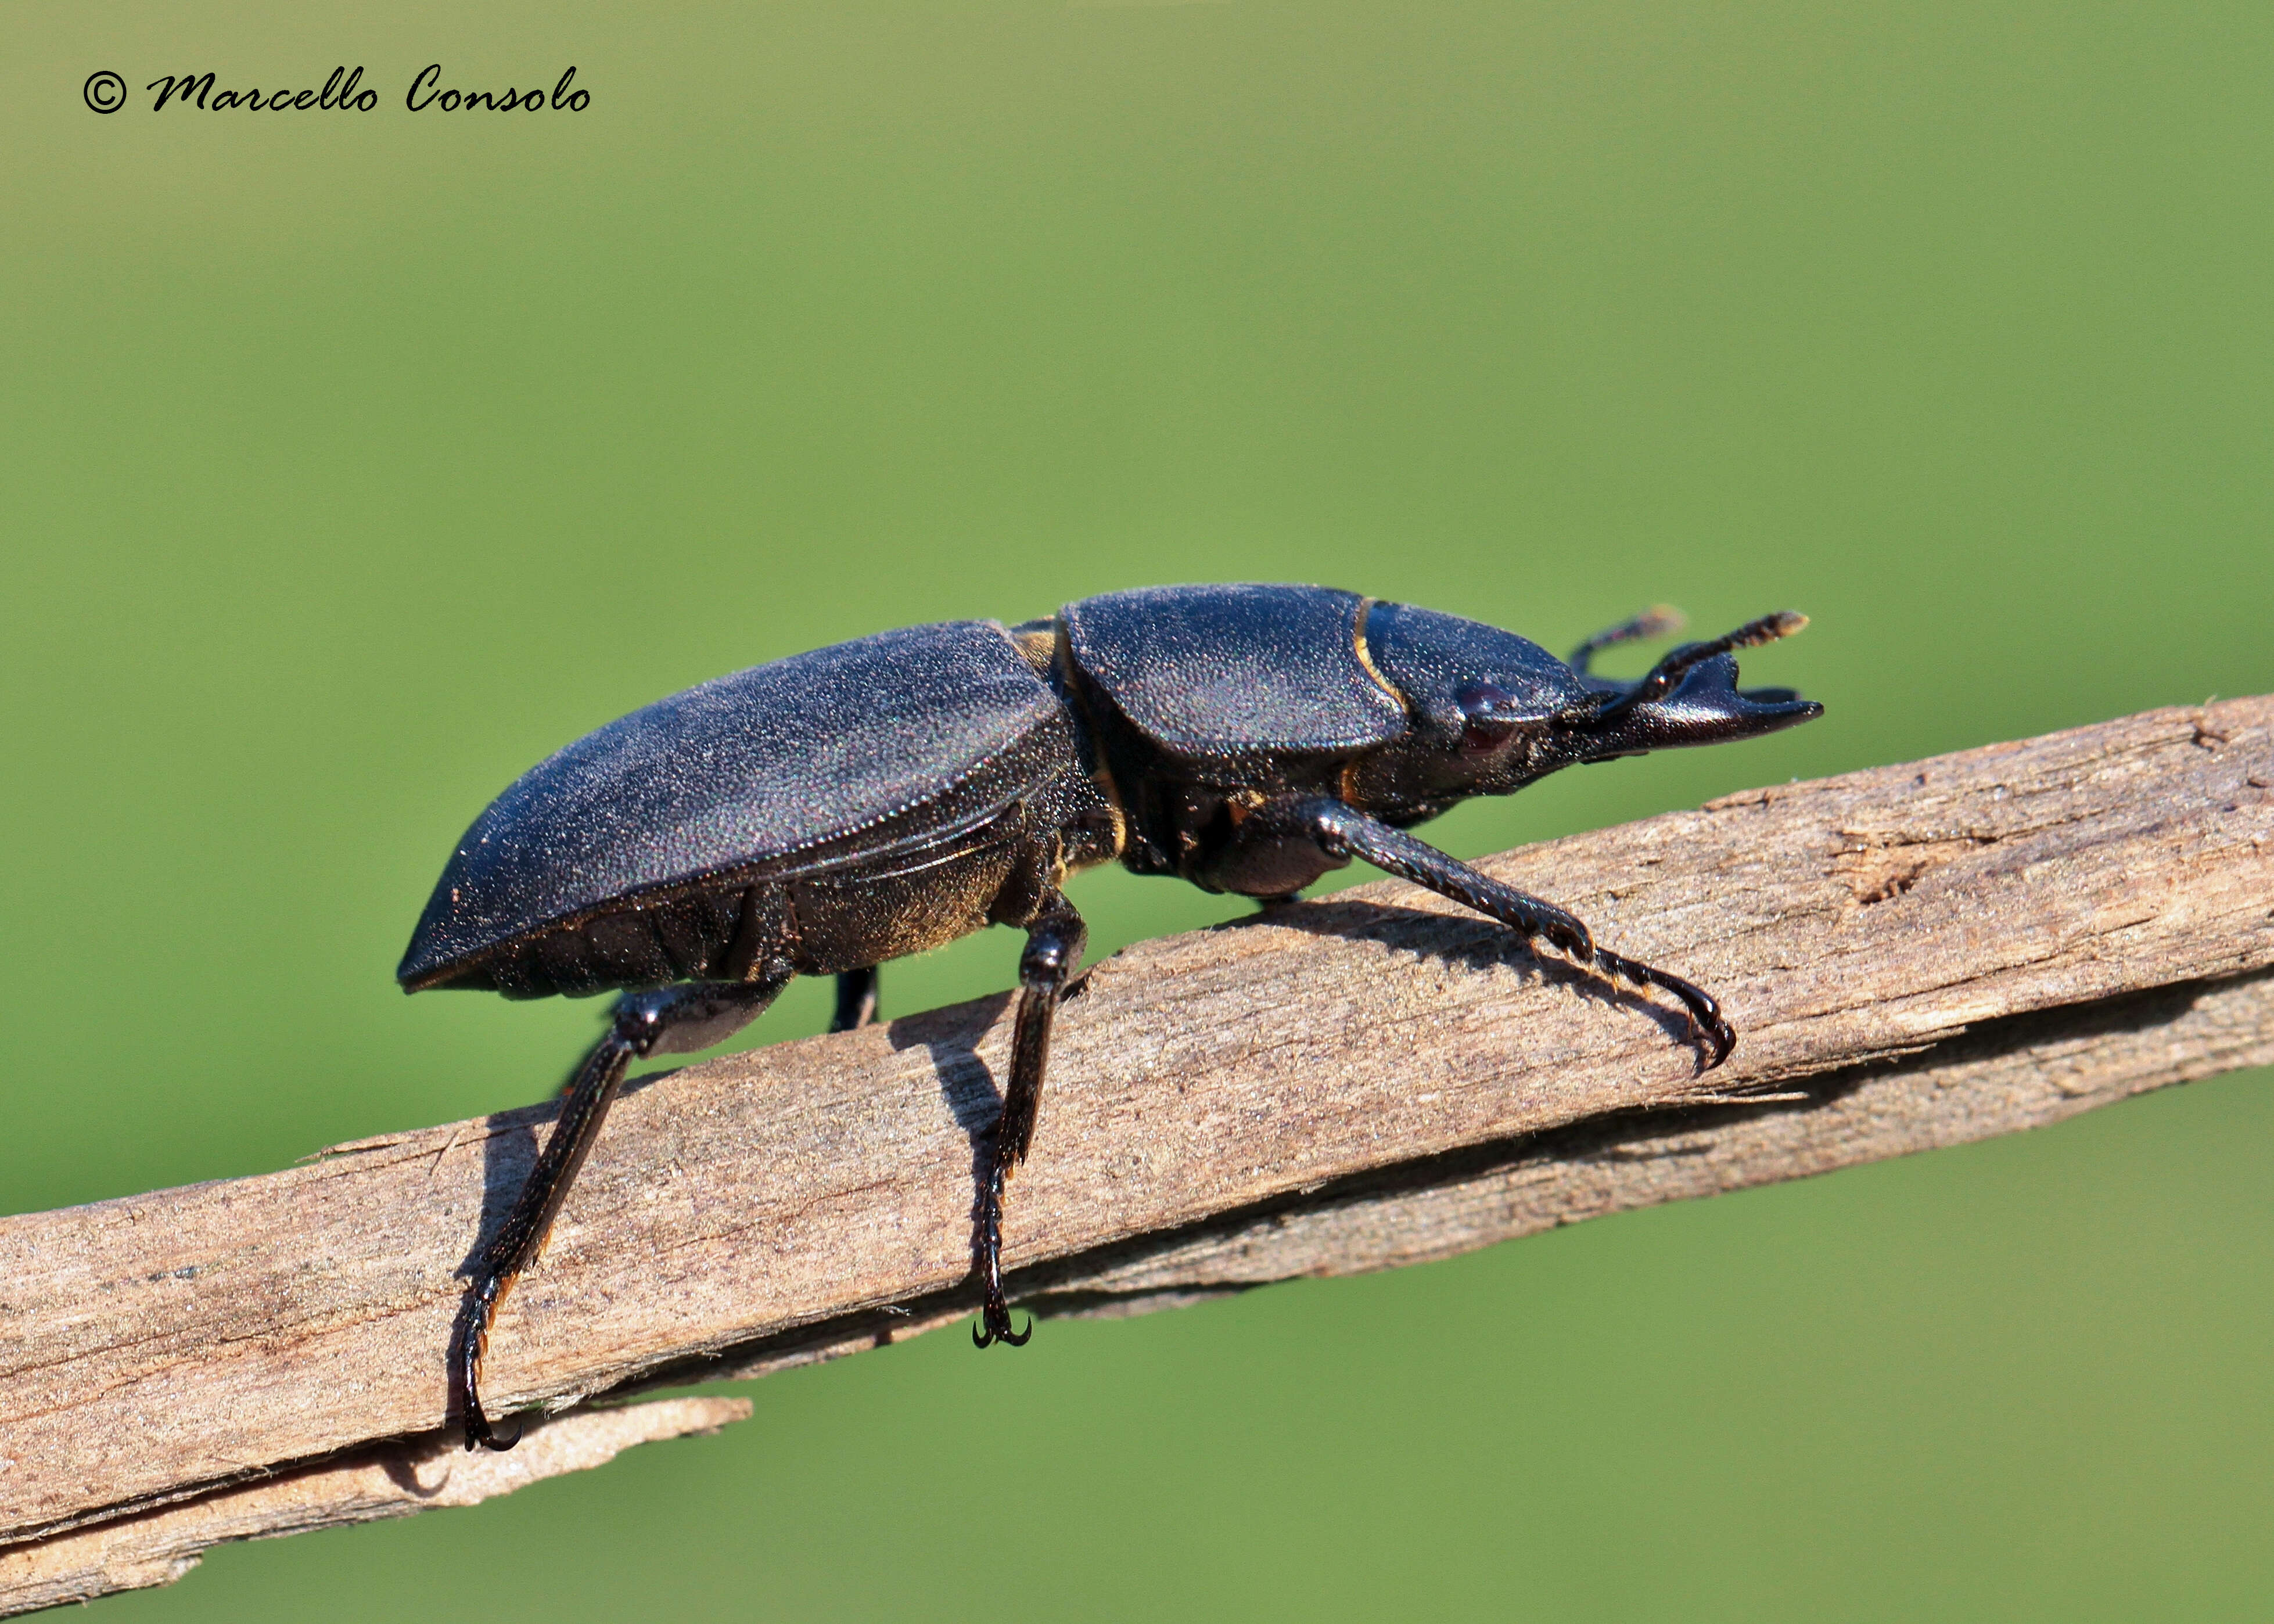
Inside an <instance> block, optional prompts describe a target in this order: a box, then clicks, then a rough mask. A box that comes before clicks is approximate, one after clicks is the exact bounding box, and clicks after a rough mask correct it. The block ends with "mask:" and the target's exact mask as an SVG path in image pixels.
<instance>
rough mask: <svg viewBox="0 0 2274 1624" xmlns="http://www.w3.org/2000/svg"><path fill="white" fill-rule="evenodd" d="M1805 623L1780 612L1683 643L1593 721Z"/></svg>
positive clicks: (1791, 612) (1787, 611) (1642, 701)
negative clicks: (1709, 637)
mask: <svg viewBox="0 0 2274 1624" xmlns="http://www.w3.org/2000/svg"><path fill="white" fill-rule="evenodd" d="M1807 624H1808V617H1807V616H1806V615H1804V614H1802V613H1799V612H1798V611H1797V610H1793V609H1780V610H1778V611H1777V612H1776V613H1774V614H1765V615H1763V616H1762V617H1761V618H1760V619H1759V620H1748V621H1746V622H1745V623H1744V624H1743V626H1740V627H1739V628H1737V629H1736V631H1733V632H1728V633H1725V634H1723V635H1721V636H1719V637H1716V638H1714V639H1713V641H1712V642H1711V643H1683V645H1682V646H1681V647H1680V648H1678V649H1675V650H1673V651H1672V652H1670V653H1668V655H1667V657H1666V658H1664V659H1662V660H1660V661H1659V662H1658V664H1657V665H1653V666H1652V667H1651V668H1650V674H1649V675H1648V676H1646V677H1645V678H1644V679H1643V680H1641V681H1639V682H1638V683H1636V684H1635V685H1634V686H1633V687H1632V688H1629V689H1627V690H1626V692H1624V693H1623V694H1620V695H1615V697H1614V698H1613V699H1612V700H1611V702H1610V703H1608V704H1607V705H1605V706H1604V707H1603V708H1602V709H1601V710H1600V711H1597V712H1595V720H1596V721H1597V722H1599V723H1600V722H1604V721H1608V720H1609V719H1610V718H1613V717H1615V716H1618V715H1620V714H1622V713H1623V712H1624V711H1630V710H1632V709H1633V708H1634V707H1635V706H1637V705H1644V704H1648V703H1650V702H1651V701H1652V700H1653V699H1659V698H1662V697H1663V696H1665V695H1667V694H1668V693H1670V692H1671V691H1672V690H1673V688H1674V685H1675V683H1677V682H1679V681H1681V680H1682V679H1683V676H1684V675H1686V674H1687V673H1689V672H1690V670H1691V669H1692V668H1693V667H1695V666H1698V665H1704V664H1705V663H1706V661H1707V660H1709V659H1712V658H1714V657H1715V656H1717V655H1721V654H1727V653H1728V652H1729V651H1730V650H1733V649H1751V648H1757V647H1758V646H1759V645H1760V644H1762V643H1774V642H1775V641H1776V640H1777V639H1778V638H1780V637H1789V636H1791V635H1793V634H1794V633H1795V632H1796V631H1798V630H1799V629H1800V628H1802V627H1803V626H1805V625H1807Z"/></svg>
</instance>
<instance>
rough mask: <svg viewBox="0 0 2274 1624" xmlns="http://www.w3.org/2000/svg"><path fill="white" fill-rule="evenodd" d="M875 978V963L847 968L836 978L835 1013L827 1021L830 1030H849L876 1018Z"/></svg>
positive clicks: (865, 1024)
mask: <svg viewBox="0 0 2274 1624" xmlns="http://www.w3.org/2000/svg"><path fill="white" fill-rule="evenodd" d="M877 979H878V978H877V966H875V965H870V966H869V967H868V968H867V969H865V970H847V971H846V972H845V973H844V974H842V975H840V976H839V977H838V978H837V1013H836V1015H835V1016H834V1017H833V1018H832V1019H831V1020H830V1023H829V1029H830V1030H831V1031H832V1032H850V1031H852V1030H853V1029H854V1028H855V1026H867V1025H868V1024H869V1023H870V1021H872V1020H874V1019H877Z"/></svg>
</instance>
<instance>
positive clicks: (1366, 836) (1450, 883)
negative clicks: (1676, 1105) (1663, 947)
mask: <svg viewBox="0 0 2274 1624" xmlns="http://www.w3.org/2000/svg"><path fill="white" fill-rule="evenodd" d="M1247 826H1248V828H1249V829H1252V830H1254V831H1255V833H1256V834H1258V835H1261V836H1264V837H1266V838H1269V837H1272V836H1279V837H1282V838H1284V836H1287V835H1297V836H1300V837H1304V838H1308V839H1310V840H1311V841H1313V842H1314V843H1315V844H1316V845H1317V846H1318V847H1319V849H1320V850H1321V851H1322V852H1324V853H1326V854H1327V855H1328V856H1329V858H1333V859H1336V860H1337V861H1349V860H1350V859H1351V858H1352V857H1361V858H1364V859H1365V860H1366V861H1367V862H1370V863H1372V864H1373V865H1374V867H1375V868H1379V869H1381V870H1382V872H1383V873H1385V874H1394V875H1396V876H1397V877H1398V878H1399V879H1402V880H1411V881H1412V883H1414V884H1416V885H1421V886H1426V887H1427V889H1429V890H1431V891H1435V892H1436V893H1437V894H1438V895H1439V896H1441V897H1446V898H1451V899H1452V900H1453V901H1455V902H1457V903H1459V904H1461V905H1462V906H1464V907H1471V908H1474V909H1475V910H1476V911H1477V912H1478V913H1480V914H1485V915H1487V917H1489V918H1492V919H1496V920H1498V921H1500V922H1501V923H1502V924H1503V925H1506V926H1508V927H1510V929H1514V930H1516V931H1517V932H1519V933H1521V934H1522V935H1524V936H1545V937H1546V938H1547V940H1548V942H1550V943H1551V944H1554V945H1555V947H1557V948H1559V949H1561V950H1562V951H1563V952H1565V953H1567V954H1569V955H1570V957H1571V958H1572V959H1576V960H1577V961H1578V962H1579V963H1581V964H1583V965H1594V966H1599V967H1600V968H1601V969H1602V970H1604V971H1605V972H1606V973H1608V974H1611V975H1615V976H1618V977H1621V978H1623V979H1624V980H1626V981H1631V982H1633V983H1634V984H1635V985H1636V986H1638V987H1655V988H1658V989H1660V990H1661V991H1664V992H1668V993H1671V994H1673V995H1674V996H1675V997H1676V998H1679V999H1680V1000H1682V1004H1683V1009H1685V1010H1686V1011H1688V1012H1689V1015H1690V1030H1691V1031H1692V1032H1693V1033H1695V1034H1697V1037H1698V1041H1699V1044H1700V1045H1701V1049H1702V1051H1703V1052H1702V1053H1701V1056H1700V1058H1701V1059H1703V1060H1704V1062H1705V1067H1704V1069H1705V1070H1706V1071H1712V1070H1713V1068H1714V1067H1715V1066H1718V1065H1720V1064H1721V1063H1722V1062H1723V1061H1725V1060H1727V1059H1728V1057H1729V1051H1730V1050H1731V1049H1735V1048H1736V1044H1737V1034H1736V1029H1735V1028H1733V1027H1732V1026H1730V1025H1729V1023H1728V1021H1727V1020H1725V1019H1722V1016H1721V1004H1718V1003H1717V1002H1715V1000H1714V998H1713V995H1712V994H1711V993H1709V992H1707V991H1706V989H1704V988H1702V987H1699V986H1698V985H1697V984H1696V983H1694V982H1691V981H1684V980H1683V978H1682V977H1680V976H1678V975H1675V974H1673V973H1672V972H1670V971H1666V970H1661V969H1659V968H1658V967H1657V966H1654V965H1647V964H1644V963H1643V962H1642V961H1641V960H1639V959H1629V958H1627V957H1626V956H1625V955H1623V954H1621V953H1614V952H1612V951H1610V950H1609V949H1608V948H1603V947H1598V946H1597V945H1596V944H1595V941H1594V937H1593V934H1592V933H1590V932H1589V930H1588V929H1587V927H1586V926H1585V924H1583V923H1582V922H1581V921H1579V919H1578V918H1577V916H1576V915H1574V914H1569V913H1566V912H1565V911H1564V910H1563V909H1562V908H1559V907H1557V906H1555V904H1554V903H1552V902H1547V901H1545V900H1543V899H1541V898H1538V897H1534V896H1532V895H1529V894H1528V893H1526V892H1524V891H1518V890H1517V889H1516V888H1515V887H1514V886H1512V885H1503V884H1502V883H1501V882H1499V881H1498V880H1495V879H1494V878H1493V877H1492V876H1490V875H1487V874H1485V873H1482V872H1480V870H1478V869H1475V868H1471V867H1470V866H1469V865H1468V864H1466V863H1465V862H1463V861H1460V860H1459V859H1458V858H1456V857H1449V856H1447V855H1446V854H1445V853H1442V852H1441V851H1439V850H1438V849H1437V848H1436V847H1435V846H1431V845H1429V844H1427V842H1426V841H1421V840H1417V839H1415V838H1413V837H1412V835H1409V834H1407V833H1406V832H1405V831H1404V830H1401V829H1393V828H1391V827H1390V826H1389V824H1387V823H1382V822H1381V821H1379V820H1378V819H1375V818H1371V817H1368V816H1367V815H1366V814H1365V813H1363V812H1360V811H1359V810H1358V809H1357V808H1354V807H1352V806H1350V805H1348V804H1346V803H1345V802H1343V801H1336V800H1333V799H1331V798H1329V797H1326V796H1318V797H1313V798H1308V799H1305V800H1299V801H1278V802H1274V803H1271V804H1269V805H1267V806H1266V807H1264V808H1261V810H1259V811H1257V812H1254V813H1252V814H1250V815H1249V816H1248V819H1247ZM1243 832H1245V831H1243Z"/></svg>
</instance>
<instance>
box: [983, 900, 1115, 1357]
mask: <svg viewBox="0 0 2274 1624" xmlns="http://www.w3.org/2000/svg"><path fill="white" fill-rule="evenodd" d="M1088 939H1089V929H1088V926H1086V925H1084V924H1083V923H1082V920H1081V914H1077V913H1076V912H1074V906H1073V904H1072V903H1071V902H1068V901H1067V900H1066V899H1065V897H1063V896H1061V895H1059V894H1058V893H1056V892H1053V893H1052V894H1051V895H1050V897H1049V898H1047V899H1046V900H1045V901H1044V903H1043V911H1042V913H1041V914H1040V915H1039V916H1038V917H1036V919H1035V921H1034V922H1033V923H1032V924H1030V925H1028V927H1027V951H1025V952H1024V953H1022V954H1020V957H1019V1013H1018V1015H1017V1017H1016V1019H1014V1020H1013V1024H1012V1027H1011V1081H1010V1086H1008V1087H1006V1088H1005V1089H1004V1091H1003V1114H1002V1116H1000V1117H998V1119H997V1120H996V1124H995V1148H994V1154H992V1155H991V1156H990V1158H989V1161H988V1168H987V1184H986V1187H985V1188H984V1189H983V1191H982V1192H980V1198H979V1236H978V1240H979V1274H980V1279H981V1280H982V1282H983V1283H984V1285H985V1288H986V1293H987V1296H986V1301H985V1303H984V1304H983V1306H982V1308H981V1310H980V1316H979V1318H980V1323H979V1324H978V1325H976V1326H974V1327H972V1330H971V1340H972V1341H973V1342H975V1343H977V1344H978V1345H979V1346H980V1347H982V1348H984V1347H986V1346H988V1344H990V1342H1008V1343H1010V1344H1011V1346H1013V1348H1018V1347H1023V1346H1024V1345H1025V1344H1026V1341H1027V1338H1028V1337H1029V1336H1031V1335H1034V1332H1035V1322H1034V1320H1033V1319H1028V1321H1027V1328H1026V1329H1025V1330H1023V1331H1014V1330H1013V1329H1012V1328H1011V1309H1010V1305H1009V1304H1006V1303H1005V1301H1004V1300H1003V1191H1004V1188H1005V1185H1007V1184H1009V1183H1010V1182H1011V1175H1012V1174H1013V1172H1014V1171H1016V1170H1017V1169H1018V1166H1019V1164H1020V1162H1024V1161H1025V1160H1026V1159H1027V1152H1028V1149H1029V1148H1030V1147H1032V1146H1033V1144H1034V1142H1035V1116H1036V1115H1037V1113H1038V1112H1039V1111H1040V1109H1041V1107H1042V1102H1043V1071H1045V1070H1046V1069H1047V1068H1048V1066H1049V1064H1050V1023H1051V1021H1052V1019H1054V1018H1055V1017H1056V1016H1057V1014H1058V1001H1059V1000H1060V999H1061V998H1063V997H1064V996H1065V988H1066V982H1067V981H1069V980H1071V979H1072V977H1073V972H1074V966H1076V965H1078V964H1080V963H1081V950H1082V944H1084V943H1085V942H1087V941H1088Z"/></svg>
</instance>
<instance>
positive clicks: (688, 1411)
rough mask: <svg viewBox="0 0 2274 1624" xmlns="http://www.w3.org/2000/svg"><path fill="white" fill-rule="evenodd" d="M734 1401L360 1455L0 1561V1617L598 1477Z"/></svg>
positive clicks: (634, 1411)
mask: <svg viewBox="0 0 2274 1624" xmlns="http://www.w3.org/2000/svg"><path fill="white" fill-rule="evenodd" d="M749 1416H750V1402H749V1400H748V1399H740V1398H669V1399H661V1400H659V1401H657V1402H653V1403H649V1404H632V1405H628V1406H626V1407H624V1408H622V1409H612V1410H577V1411H576V1412H575V1413H573V1414H570V1415H566V1416H555V1417H551V1418H550V1419H546V1420H540V1421H538V1422H535V1423H533V1424H532V1425H531V1427H530V1429H529V1432H528V1435H527V1436H526V1437H524V1438H523V1440H522V1441H521V1445H520V1447H518V1448H516V1449H515V1450H514V1451H513V1452H512V1453H511V1454H509V1455H466V1454H465V1453H464V1452H463V1451H462V1450H460V1449H458V1448H456V1447H455V1441H454V1440H450V1439H447V1438H444V1437H441V1436H440V1435H438V1434H429V1435H428V1436H426V1437H424V1438H420V1439H416V1440H404V1441H401V1442H397V1443H393V1444H385V1445H381V1446H380V1447H377V1448H373V1449H367V1450H362V1451H359V1452H358V1453H357V1454H355V1455H351V1456H349V1457H347V1458H344V1459H342V1460H337V1461H331V1462H326V1463H324V1464H322V1465H320V1466H306V1467H302V1468H301V1469H300V1470H297V1471H290V1472H283V1473H280V1474H279V1475H278V1476H276V1477H272V1478H269V1479H268V1480H267V1481H266V1482H264V1483H260V1484H253V1485H246V1486H244V1487H241V1488H235V1489H223V1490H222V1491H220V1492H217V1493H215V1494H210V1495H207V1496H206V1497H205V1498H203V1499H201V1500H189V1501H186V1502H184V1503H183V1504H181V1505H177V1506H169V1507H165V1508H164V1509H162V1510H159V1511H149V1512H145V1513H143V1514H142V1515H139V1516H133V1517H122V1518H119V1519H118V1520H117V1521H115V1522H100V1523H97V1524H95V1525H94V1526H93V1527H91V1528H83V1529H79V1530H76V1531H75V1532H72V1533H68V1534H62V1535H58V1536H57V1537H56V1538H53V1539H43V1540H39V1541H36V1542H34V1543H32V1544H29V1545H14V1546H11V1547H9V1548H8V1549H6V1550H0V1617H4V1616H8V1615H11V1614H14V1613H31V1612H34V1611H36V1610H37V1609H39V1608H41V1607H56V1606H61V1605H63V1604H64V1603H65V1602H72V1601H92V1600H94V1598H96V1597H98V1596H108V1595H109V1594H111V1593H112V1592H113V1591H116V1590H145V1589H147V1588H149V1587H150V1586H153V1585H159V1584H171V1583H173V1582H174V1581H175V1580H177V1579H178V1578H180V1577H181V1576H182V1575H184V1574H185V1573H187V1572H189V1571H190V1569H192V1568H195V1567H196V1566H197V1565H198V1562H199V1560H200V1558H201V1557H202V1556H203V1555H204V1554H205V1553H206V1552H207V1551H209V1550H211V1549H212V1548H213V1547H214V1546H215V1545H224V1544H227V1543H228V1542H230V1541H231V1540H237V1539H275V1538H280V1537H282V1536H283V1535H285V1534H300V1533H305V1532H307V1531H308V1530H311V1529H317V1528H337V1527H341V1526H343V1525H344V1524H347V1523H350V1522H377V1521H378V1520H380V1518H382V1517H407V1516H409V1515H411V1514H412V1513H413V1512H418V1511H432V1510H434V1509H436V1508H437V1507H444V1506H472V1505H477V1504H478V1503H479V1502H481V1501H483V1500H493V1499H495V1498H496V1497H497V1496H498V1495H501V1494H510V1493H512V1492H514V1491H515V1490H516V1489H519V1488H524V1487H526V1486H528V1485H530V1484H532V1483H536V1482H538V1480H540V1479H542V1478H546V1477H559V1476H561V1474H562V1473H563V1472H572V1471H585V1470H590V1469H591V1468H592V1467H595V1466H604V1465H606V1463H607V1462H610V1461H613V1460H614V1459H615V1458H616V1456H618V1455H621V1454H622V1453H623V1452H624V1451H625V1450H627V1449H629V1448H630V1447H632V1446H633V1445H634V1444H644V1443H653V1442H655V1441H657V1440H659V1439H665V1438H684V1437H686V1436H687V1435H688V1434H689V1433H690V1432H716V1431H718V1429H719V1428H720V1427H722V1426H725V1425H727V1424H728V1423H729V1422H734V1421H747V1420H748V1419H749Z"/></svg>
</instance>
